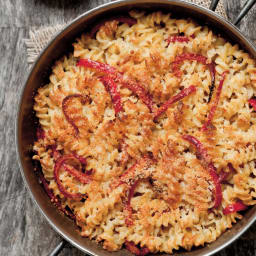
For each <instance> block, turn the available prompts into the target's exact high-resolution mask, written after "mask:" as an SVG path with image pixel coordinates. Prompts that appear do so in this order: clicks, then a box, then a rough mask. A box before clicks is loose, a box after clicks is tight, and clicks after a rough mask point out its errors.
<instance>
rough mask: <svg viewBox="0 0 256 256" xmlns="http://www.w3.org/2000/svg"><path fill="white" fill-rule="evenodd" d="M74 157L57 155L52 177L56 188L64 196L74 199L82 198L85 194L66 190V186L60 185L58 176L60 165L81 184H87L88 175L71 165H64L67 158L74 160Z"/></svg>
mask: <svg viewBox="0 0 256 256" xmlns="http://www.w3.org/2000/svg"><path fill="white" fill-rule="evenodd" d="M74 159H76V158H75V157H74V156H73V155H66V156H62V157H59V158H58V159H57V161H56V163H55V166H54V179H55V181H56V183H57V185H58V188H59V190H60V192H61V193H62V194H63V195H64V196H65V197H66V198H71V199H74V200H80V199H81V198H83V197H84V196H85V195H83V194H81V193H71V192H68V191H67V190H66V188H65V187H64V186H63V185H62V183H61V180H60V177H59V172H60V169H61V167H62V166H63V167H64V169H65V170H66V171H67V172H69V173H70V174H71V175H73V176H74V177H75V178H76V179H78V180H79V181H80V182H82V183H83V184H87V183H89V182H90V181H91V179H90V178H88V176H87V175H86V174H84V173H82V172H79V171H78V170H76V169H75V168H73V167H69V166H67V165H66V161H68V160H74Z"/></svg>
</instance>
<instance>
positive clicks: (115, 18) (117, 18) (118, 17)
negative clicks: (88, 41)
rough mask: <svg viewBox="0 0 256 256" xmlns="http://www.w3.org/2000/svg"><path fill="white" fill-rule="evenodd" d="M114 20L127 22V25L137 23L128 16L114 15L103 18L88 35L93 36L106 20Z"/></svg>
mask: <svg viewBox="0 0 256 256" xmlns="http://www.w3.org/2000/svg"><path fill="white" fill-rule="evenodd" d="M112 20H116V21H118V22H121V23H127V24H128V25H129V26H132V25H135V24H136V23H137V20H136V19H134V18H131V17H129V16H116V17H113V18H110V19H105V20H103V21H101V22H100V23H98V24H97V25H96V26H95V27H93V29H92V30H91V32H90V37H91V38H93V37H94V35H95V34H96V32H97V31H98V30H99V29H100V27H101V26H103V25H104V24H105V23H106V22H108V21H112Z"/></svg>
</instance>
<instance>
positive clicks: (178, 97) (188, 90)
mask: <svg viewBox="0 0 256 256" xmlns="http://www.w3.org/2000/svg"><path fill="white" fill-rule="evenodd" d="M195 91H196V87H195V86H194V85H191V86H189V87H188V88H185V89H183V90H182V91H181V92H179V93H178V94H176V95H175V96H173V97H171V98H170V99H169V100H167V101H166V102H165V103H164V104H163V105H162V106H161V107H160V108H159V109H158V110H157V111H156V112H155V113H154V121H156V119H157V118H158V117H159V116H160V115H161V114H162V113H163V112H165V111H166V110H167V109H168V108H169V107H170V106H171V105H172V104H174V103H175V102H177V101H180V100H182V99H183V98H185V97H186V96H188V95H190V94H191V93H193V92H195Z"/></svg>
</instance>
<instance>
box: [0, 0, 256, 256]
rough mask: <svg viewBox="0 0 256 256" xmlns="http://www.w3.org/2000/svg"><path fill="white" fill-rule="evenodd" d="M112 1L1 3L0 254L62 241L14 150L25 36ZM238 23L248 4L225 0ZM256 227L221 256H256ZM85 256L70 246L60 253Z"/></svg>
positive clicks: (255, 34)
mask: <svg viewBox="0 0 256 256" xmlns="http://www.w3.org/2000/svg"><path fill="white" fill-rule="evenodd" d="M106 2H109V0H96V1H95V0H94V1H88V0H74V1H72V0H0V35H1V36H0V255H8V256H11V255H15V256H23V255H24V256H30V255H31V256H34V255H43V256H44V255H48V253H49V252H50V251H51V249H53V248H54V247H55V245H57V244H58V242H59V241H60V237H59V235H58V234H57V233H56V232H55V231H54V230H52V229H51V227H50V226H49V225H48V223H47V222H46V221H45V219H44V218H43V217H42V215H41V214H40V212H39V211H38V210H37V207H36V206H35V204H34V203H33V202H32V200H31V199H30V196H29V194H28V192H27V190H26V188H25V186H24V184H23V181H22V178H21V175H20V172H19V167H18V163H17V159H16V152H15V137H14V130H15V128H14V122H15V113H16V108H17V104H18V96H19V95H20V92H21V89H22V86H23V84H24V81H25V79H26V76H27V74H28V65H27V62H26V49H25V45H24V41H23V39H24V38H28V34H29V29H30V28H31V26H42V25H55V24H61V23H64V22H68V21H69V20H71V19H73V18H75V17H76V16H77V15H79V14H81V13H82V12H84V11H86V10H89V9H91V8H93V7H95V6H97V5H99V4H102V3H106ZM224 2H225V8H226V11H227V14H228V17H229V19H231V20H232V19H234V17H236V15H237V14H238V12H239V10H240V9H241V7H242V6H243V4H244V2H245V0H224ZM255 21H256V6H255V7H254V8H253V9H252V10H251V11H250V13H249V14H248V15H247V17H246V18H245V19H244V20H243V21H242V22H241V24H240V29H241V31H242V32H243V33H244V34H245V35H246V36H248V37H249V38H251V39H253V40H256V22H255ZM255 232H256V223H255V224H254V226H252V227H251V228H250V229H249V230H248V231H247V232H246V233H245V234H244V235H243V236H242V237H241V238H240V239H239V240H237V241H236V242H234V243H233V244H232V245H231V246H229V247H228V248H226V249H225V250H223V251H222V252H220V253H218V254H217V255H218V256H224V255H225V256H228V255H232V256H238V255H239V256H241V255H246V256H252V255H256V241H255V240H256V239H255V238H256V234H255ZM60 255H61V256H64V255H84V254H83V253H81V252H79V251H78V250H77V249H76V248H73V247H72V246H70V245H69V246H67V247H66V248H65V249H64V250H63V251H62V252H61V254H60Z"/></svg>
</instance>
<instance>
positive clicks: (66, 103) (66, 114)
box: [62, 94, 89, 136]
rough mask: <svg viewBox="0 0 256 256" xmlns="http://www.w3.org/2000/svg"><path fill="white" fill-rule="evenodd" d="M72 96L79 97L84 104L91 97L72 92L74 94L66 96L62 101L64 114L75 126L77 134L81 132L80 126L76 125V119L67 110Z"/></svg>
mask: <svg viewBox="0 0 256 256" xmlns="http://www.w3.org/2000/svg"><path fill="white" fill-rule="evenodd" d="M72 98H79V99H80V100H81V102H82V104H85V103H86V102H88V101H89V98H88V96H84V95H82V94H72V95H68V96H67V97H65V98H64V99H63V101H62V111H63V114H64V116H65V118H66V119H67V121H68V122H69V123H70V124H71V125H72V126H73V128H74V130H75V134H76V136H77V135H78V133H79V130H78V127H77V126H76V125H75V123H74V121H73V120H72V118H71V117H70V116H69V115H68V112H67V107H68V103H69V101H70V99H72Z"/></svg>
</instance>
